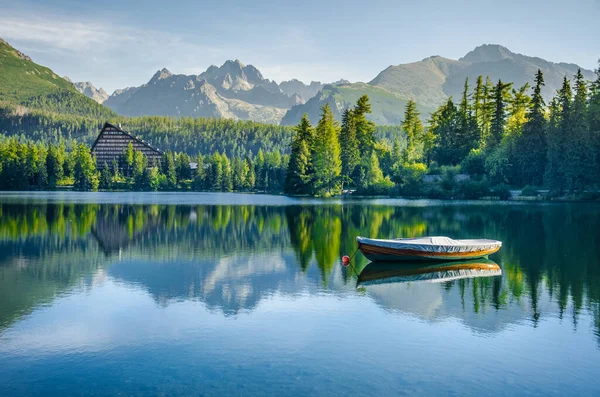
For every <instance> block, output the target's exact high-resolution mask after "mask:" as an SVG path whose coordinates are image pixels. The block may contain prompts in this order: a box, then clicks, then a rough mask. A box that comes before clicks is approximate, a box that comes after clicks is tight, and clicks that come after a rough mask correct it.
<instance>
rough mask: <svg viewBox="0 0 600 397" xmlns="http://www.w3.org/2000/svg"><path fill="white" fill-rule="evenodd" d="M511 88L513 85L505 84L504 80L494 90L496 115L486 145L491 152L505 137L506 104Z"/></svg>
mask: <svg viewBox="0 0 600 397" xmlns="http://www.w3.org/2000/svg"><path fill="white" fill-rule="evenodd" d="M511 86H512V83H503V82H502V80H498V83H497V84H496V87H495V88H494V93H493V103H494V114H493V117H492V122H491V127H490V135H489V137H488V140H487V143H486V147H487V148H488V149H489V150H492V149H494V148H495V147H496V146H498V145H499V144H500V142H501V141H502V138H503V137H504V130H505V127H506V103H507V99H508V90H509V89H510V87H511Z"/></svg>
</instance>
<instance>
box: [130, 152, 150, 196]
mask: <svg viewBox="0 0 600 397" xmlns="http://www.w3.org/2000/svg"><path fill="white" fill-rule="evenodd" d="M147 170H148V158H147V157H146V156H144V153H142V152H140V151H138V150H136V151H135V152H134V155H133V185H134V187H135V189H136V190H149V185H150V181H149V175H148V172H147Z"/></svg>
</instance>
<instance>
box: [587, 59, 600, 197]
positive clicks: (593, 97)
mask: <svg viewBox="0 0 600 397" xmlns="http://www.w3.org/2000/svg"><path fill="white" fill-rule="evenodd" d="M595 72H596V80H594V81H593V82H592V85H591V87H590V104H589V108H588V123H589V127H590V134H591V139H592V142H593V143H592V147H594V148H595V155H596V175H595V178H596V183H597V184H599V185H600V60H598V68H597V69H596V70H595Z"/></svg>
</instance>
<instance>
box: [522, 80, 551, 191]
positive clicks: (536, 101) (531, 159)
mask: <svg viewBox="0 0 600 397" xmlns="http://www.w3.org/2000/svg"><path fill="white" fill-rule="evenodd" d="M543 86H544V75H543V74H542V71H541V70H539V69H538V71H537V73H536V75H535V86H534V87H533V96H532V97H531V104H530V106H529V110H528V114H527V122H526V123H525V125H524V126H523V129H522V133H521V135H520V136H519V137H518V138H517V143H516V148H515V149H516V152H515V156H516V166H517V169H518V170H519V177H520V178H519V179H520V181H521V183H522V184H525V185H541V184H542V182H543V178H544V173H545V170H546V162H547V158H548V153H547V152H548V144H547V142H546V129H547V126H546V117H545V114H546V110H545V106H546V104H545V103H544V97H542V87H543Z"/></svg>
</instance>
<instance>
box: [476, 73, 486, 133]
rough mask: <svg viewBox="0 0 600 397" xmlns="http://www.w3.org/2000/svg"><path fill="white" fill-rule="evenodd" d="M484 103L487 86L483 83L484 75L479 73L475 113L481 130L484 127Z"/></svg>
mask: <svg viewBox="0 0 600 397" xmlns="http://www.w3.org/2000/svg"><path fill="white" fill-rule="evenodd" d="M484 105H485V86H484V85H483V76H481V75H479V76H478V77H477V83H475V90H474V91H473V110H474V114H473V115H474V117H475V120H476V121H477V127H478V128H479V130H480V131H481V130H483V128H484Z"/></svg>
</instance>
